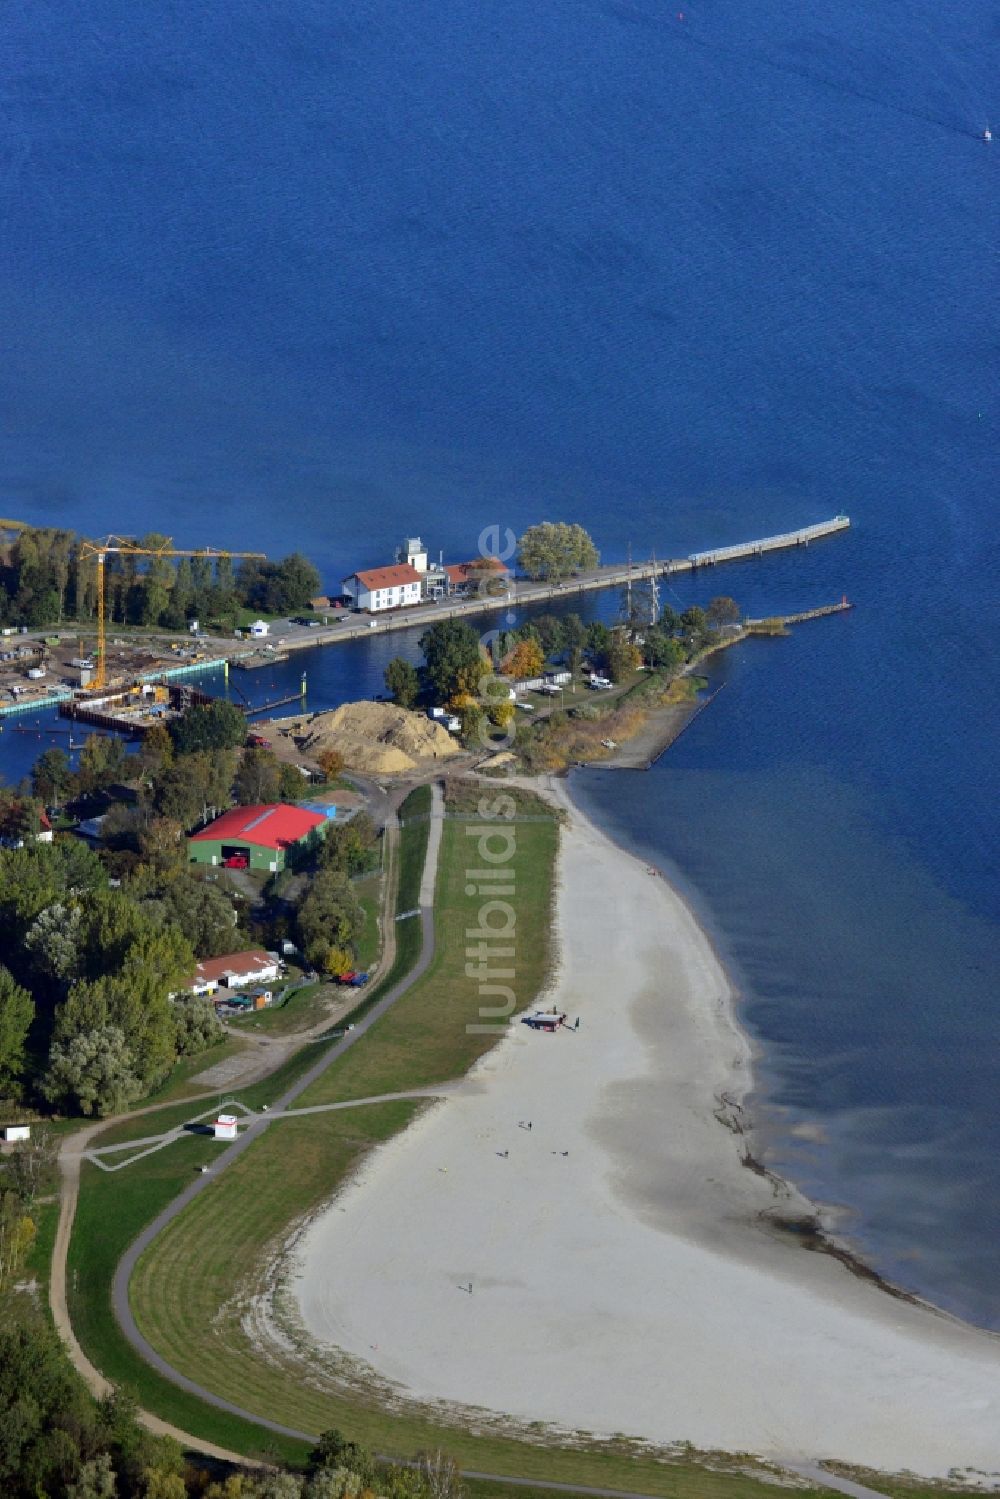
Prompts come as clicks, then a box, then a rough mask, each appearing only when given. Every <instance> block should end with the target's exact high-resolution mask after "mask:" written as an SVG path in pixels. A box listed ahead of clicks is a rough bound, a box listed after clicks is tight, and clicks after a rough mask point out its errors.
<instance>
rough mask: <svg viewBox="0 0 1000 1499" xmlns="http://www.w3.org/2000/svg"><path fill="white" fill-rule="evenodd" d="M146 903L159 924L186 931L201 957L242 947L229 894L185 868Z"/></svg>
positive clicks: (147, 908) (216, 955)
mask: <svg viewBox="0 0 1000 1499" xmlns="http://www.w3.org/2000/svg"><path fill="white" fill-rule="evenodd" d="M143 905H144V909H145V910H146V911H147V912H148V913H149V914H150V916H151V917H152V918H153V919H154V921H156V922H157V923H158V924H159V925H161V926H164V927H166V926H173V927H176V928H177V930H178V931H181V932H183V933H184V935H185V937H186V938H187V940H188V942H189V943H190V944H191V947H192V948H193V949H194V951H195V953H197V955H198V957H199V958H215V957H218V956H219V955H220V954H221V953H226V952H233V951H234V950H235V949H236V948H237V947H238V946H239V942H238V940H237V935H236V910H235V907H234V906H233V904H232V902H231V901H230V899H229V897H228V895H226V893H225V891H224V890H223V889H222V888H221V887H220V886H219V885H217V884H215V883H214V882H211V883H210V882H209V881H208V880H203V879H200V878H199V877H198V876H197V875H195V874H190V873H188V872H187V871H186V870H185V871H184V872H183V873H180V874H177V875H176V876H174V877H173V878H171V879H168V880H166V881H165V882H164V883H163V884H162V887H161V888H160V889H159V890H158V891H157V893H156V895H155V896H154V897H153V898H152V899H150V900H147V901H145V902H144V903H143Z"/></svg>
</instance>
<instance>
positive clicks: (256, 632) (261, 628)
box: [250, 619, 270, 640]
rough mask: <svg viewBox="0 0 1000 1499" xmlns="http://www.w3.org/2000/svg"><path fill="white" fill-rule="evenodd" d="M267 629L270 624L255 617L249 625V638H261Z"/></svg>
mask: <svg viewBox="0 0 1000 1499" xmlns="http://www.w3.org/2000/svg"><path fill="white" fill-rule="evenodd" d="M269 629H270V626H269V625H268V622H267V620H266V619H255V620H254V622H253V624H252V625H251V626H250V635H251V638H252V639H254V640H263V639H264V636H265V635H266V634H267V632H268V630H269Z"/></svg>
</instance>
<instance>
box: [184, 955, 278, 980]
mask: <svg viewBox="0 0 1000 1499" xmlns="http://www.w3.org/2000/svg"><path fill="white" fill-rule="evenodd" d="M277 966H278V965H277V963H275V961H274V959H273V958H272V957H271V956H270V955H269V954H268V953H266V952H264V951H263V950H262V949H261V948H259V947H254V948H250V949H249V950H248V951H247V952H227V953H225V954H224V955H223V956H222V957H221V958H205V960H204V961H203V962H201V963H199V964H198V967H197V968H196V969H195V976H194V978H193V979H192V981H191V982H192V983H195V984H210V983H212V982H213V981H214V982H215V983H218V981H219V979H224V978H228V977H230V976H231V975H234V974H235V975H237V976H239V975H242V974H246V973H259V972H260V970H261V969H262V968H277Z"/></svg>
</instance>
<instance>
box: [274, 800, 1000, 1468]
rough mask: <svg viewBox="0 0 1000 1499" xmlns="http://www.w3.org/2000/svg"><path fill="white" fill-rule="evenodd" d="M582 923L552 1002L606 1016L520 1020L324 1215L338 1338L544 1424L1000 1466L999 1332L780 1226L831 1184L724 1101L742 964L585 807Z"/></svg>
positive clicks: (316, 1297)
mask: <svg viewBox="0 0 1000 1499" xmlns="http://www.w3.org/2000/svg"><path fill="white" fill-rule="evenodd" d="M557 931H558V940H559V951H560V955H561V957H560V963H559V969H558V973H557V975H556V976H555V979H554V982H553V986H552V988H551V990H550V992H549V994H547V995H546V996H545V1003H546V1004H547V1005H550V1004H555V1005H556V1006H558V1008H559V1010H565V1011H566V1012H567V1013H568V1015H569V1017H570V1020H571V1022H572V1021H573V1020H575V1018H576V1017H577V1016H579V1017H580V1028H579V1030H578V1031H572V1032H571V1031H561V1032H559V1033H557V1034H556V1035H554V1036H548V1035H541V1034H537V1033H534V1032H532V1031H530V1030H529V1029H528V1028H527V1027H525V1026H523V1025H520V1024H514V1025H512V1026H511V1028H510V1033H509V1035H508V1036H507V1038H506V1039H505V1040H503V1041H502V1042H501V1044H500V1045H499V1046H497V1047H496V1048H495V1049H494V1050H493V1051H492V1052H491V1053H490V1054H489V1055H488V1056H487V1057H486V1058H485V1059H484V1060H483V1062H482V1063H481V1064H480V1065H479V1067H478V1068H477V1069H476V1071H475V1073H474V1074H473V1075H472V1076H470V1078H469V1080H468V1081H467V1083H466V1084H464V1085H463V1086H462V1087H460V1088H459V1089H458V1090H457V1091H456V1092H455V1093H454V1094H452V1095H449V1096H448V1097H447V1098H446V1099H444V1100H442V1101H441V1102H440V1103H439V1104H437V1105H435V1106H434V1108H432V1109H431V1110H430V1111H429V1112H428V1113H427V1114H426V1115H424V1116H423V1117H422V1118H421V1119H420V1120H419V1121H418V1122H417V1123H416V1124H415V1125H414V1126H413V1127H411V1128H410V1129H409V1130H408V1131H407V1132H406V1133H404V1134H403V1135H402V1136H400V1137H399V1138H397V1139H396V1140H394V1141H392V1142H391V1143H390V1144H388V1145H387V1146H385V1147H383V1148H382V1149H380V1150H379V1151H378V1152H376V1153H375V1154H374V1155H373V1156H372V1157H371V1158H370V1159H369V1160H368V1162H367V1164H366V1166H365V1168H364V1170H363V1172H362V1174H361V1175H360V1177H359V1178H358V1179H357V1180H356V1181H354V1182H353V1183H352V1184H350V1185H349V1186H348V1187H347V1188H346V1189H345V1190H344V1191H343V1192H342V1193H341V1194H340V1196H339V1197H338V1199H337V1206H336V1208H334V1209H331V1210H329V1211H326V1212H324V1213H323V1214H321V1215H320V1216H319V1217H318V1218H317V1219H316V1220H315V1221H314V1223H313V1224H312V1225H311V1226H310V1228H309V1229H308V1230H307V1232H306V1233H305V1234H304V1235H303V1237H302V1238H301V1240H300V1241H299V1243H298V1246H297V1248H296V1250H295V1260H294V1264H293V1266H292V1279H291V1282H290V1284H291V1288H292V1289H293V1291H294V1295H295V1298H296V1302H297V1307H298V1313H299V1315H300V1316H301V1320H302V1322H303V1324H304V1325H305V1327H306V1328H307V1329H308V1330H309V1332H310V1333H311V1335H312V1336H313V1337H314V1338H315V1339H316V1340H317V1341H318V1342H319V1343H321V1344H325V1345H328V1346H334V1347H336V1348H339V1349H342V1350H344V1351H346V1352H347V1353H348V1354H350V1355H351V1356H352V1357H353V1358H354V1359H356V1360H357V1361H359V1362H360V1363H361V1364H362V1365H364V1366H367V1367H369V1368H370V1369H372V1370H374V1371H375V1372H376V1373H377V1374H378V1375H379V1376H381V1377H382V1378H383V1379H387V1380H390V1381H392V1382H394V1383H395V1384H396V1385H397V1386H398V1387H399V1388H400V1390H401V1392H405V1393H408V1394H409V1395H411V1396H413V1397H415V1398H417V1399H420V1400H424V1401H440V1402H445V1403H447V1404H449V1405H453V1406H455V1407H479V1408H480V1409H483V1408H485V1409H486V1410H488V1411H492V1412H498V1413H501V1414H503V1415H507V1416H510V1417H513V1418H515V1419H516V1420H518V1421H523V1422H524V1423H528V1422H544V1423H551V1425H552V1426H553V1427H555V1428H559V1429H561V1430H562V1429H569V1430H573V1431H589V1432H594V1433H598V1434H604V1435H606V1434H610V1433H624V1434H627V1435H631V1436H635V1437H642V1438H646V1439H648V1440H649V1441H650V1442H652V1443H655V1444H661V1445H666V1444H669V1443H674V1442H682V1441H687V1442H691V1443H693V1444H694V1445H695V1446H696V1447H699V1448H721V1449H725V1450H728V1451H750V1452H754V1453H758V1454H761V1455H762V1456H766V1457H770V1458H774V1459H778V1460H781V1459H791V1460H801V1459H818V1458H819V1459H822V1458H840V1459H842V1460H845V1461H851V1462H856V1463H860V1464H864V1465H867V1466H870V1467H873V1468H883V1469H887V1470H900V1469H910V1470H913V1471H915V1472H918V1473H921V1474H926V1475H943V1474H946V1473H947V1472H948V1471H949V1470H951V1469H953V1468H958V1469H966V1468H969V1469H978V1470H985V1471H986V1472H989V1473H991V1474H997V1473H1000V1341H998V1340H997V1339H996V1338H994V1337H991V1336H990V1335H989V1334H986V1333H982V1332H979V1331H977V1330H975V1329H972V1328H969V1327H966V1326H964V1325H962V1324H960V1323H957V1322H955V1321H953V1320H951V1319H949V1318H947V1317H945V1316H943V1315H940V1314H938V1313H935V1312H934V1311H932V1310H930V1309H926V1308H923V1307H920V1306H917V1305H912V1304H909V1303H907V1302H904V1301H901V1300H898V1299H896V1298H893V1297H891V1296H889V1295H888V1294H887V1293H886V1292H884V1291H882V1290H880V1289H879V1288H878V1287H876V1286H874V1285H872V1284H870V1283H868V1282H865V1281H863V1280H860V1279H858V1278H857V1277H856V1276H854V1275H852V1274H851V1273H850V1272H849V1271H848V1270H847V1269H846V1268H845V1267H844V1266H843V1265H841V1264H839V1263H838V1262H837V1261H835V1260H833V1259H831V1258H830V1257H829V1256H826V1255H821V1254H815V1253H808V1252H806V1251H804V1250H802V1249H801V1248H798V1247H796V1246H795V1245H794V1244H793V1243H792V1242H790V1240H789V1238H788V1236H786V1235H782V1234H780V1233H779V1232H778V1231H777V1230H776V1229H775V1228H774V1227H773V1226H772V1225H769V1224H768V1220H767V1216H766V1215H768V1214H776V1213H789V1214H793V1215H794V1214H796V1213H799V1212H807V1211H809V1210H810V1205H809V1204H808V1203H806V1202H804V1201H803V1199H801V1198H800V1197H798V1196H797V1194H795V1193H794V1192H793V1191H792V1190H791V1189H789V1188H785V1187H784V1186H783V1185H782V1184H780V1183H775V1182H774V1181H772V1180H771V1179H769V1178H767V1177H763V1176H760V1175H757V1174H755V1173H754V1172H753V1171H750V1170H748V1169H746V1168H745V1167H744V1166H743V1165H742V1163H741V1153H742V1152H743V1151H744V1150H745V1149H746V1140H745V1138H743V1137H741V1136H740V1135H739V1134H737V1133H735V1132H734V1131H733V1130H732V1128H730V1127H727V1125H726V1124H725V1123H724V1122H720V1118H719V1117H718V1115H719V1109H720V1103H721V1101H722V1100H723V1097H724V1096H725V1098H727V1099H729V1100H731V1101H737V1100H738V1099H739V1098H740V1097H741V1096H742V1094H743V1093H744V1092H745V1091H746V1090H747V1088H748V1087H749V1084H750V1049H749V1045H748V1042H747V1040H746V1037H745V1036H744V1035H743V1033H742V1031H741V1030H740V1028H739V1027H738V1025H737V1024H736V1023H735V1021H734V1018H733V1008H732V996H731V994H730V991H729V987H728V983H727V979H726V975H725V973H724V971H723V969H722V968H721V966H720V964H719V963H718V961H717V959H716V957H715V954H714V952H713V950H712V947H711V945H710V943H709V942H708V940H707V938H706V937H705V935H704V933H703V932H702V930H701V929H700V927H699V926H698V924H697V923H696V922H695V920H694V918H693V917H692V915H691V913H690V911H689V910H688V908H687V907H686V906H685V904H684V903H683V901H682V900H681V899H680V897H679V896H678V895H677V894H676V893H675V892H674V891H673V890H672V889H671V888H670V886H669V885H668V884H667V883H666V882H665V881H664V880H663V879H662V878H660V877H659V876H658V875H655V874H653V873H651V872H650V871H649V869H648V868H647V866H646V865H645V864H643V863H641V862H639V861H637V860H635V859H634V858H632V857H631V856H630V855H629V854H627V853H625V852H624V851H623V850H621V849H619V848H617V847H616V846H615V845H614V844H612V843H611V842H610V841H609V840H607V839H606V838H605V837H604V836H603V835H602V834H601V833H599V832H598V831H597V830H596V829H595V828H594V827H592V826H591V824H590V823H589V822H587V820H586V819H585V818H583V817H582V816H581V815H580V813H579V812H578V811H576V810H575V809H573V811H572V817H571V821H570V825H569V826H568V827H567V828H566V830H565V832H564V834H563V838H562V844H561V851H560V861H559V890H558V900H557ZM731 1112H732V1111H731V1109H730V1110H729V1113H730V1117H731ZM529 1121H530V1124H531V1128H530V1129H529V1128H527V1125H528V1122H529ZM345 1209H346V1211H344V1210H345ZM762 1215H763V1216H762ZM470 1287H471V1290H470Z"/></svg>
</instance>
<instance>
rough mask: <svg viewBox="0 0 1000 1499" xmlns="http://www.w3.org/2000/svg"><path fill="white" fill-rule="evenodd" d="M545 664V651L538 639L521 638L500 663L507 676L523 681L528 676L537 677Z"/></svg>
mask: <svg viewBox="0 0 1000 1499" xmlns="http://www.w3.org/2000/svg"><path fill="white" fill-rule="evenodd" d="M544 665H545V653H544V652H543V650H542V647H541V646H540V645H539V643H538V641H537V640H532V639H530V638H529V639H527V640H519V641H518V642H517V644H516V645H515V646H514V648H513V650H511V651H508V652H507V654H506V656H504V658H503V660H502V661H501V663H500V670H501V671H502V672H503V674H504V676H505V677H513V678H514V680H515V681H523V680H524V679H525V678H526V677H537V676H538V675H539V673H540V672H541V670H542V667H543V666H544Z"/></svg>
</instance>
